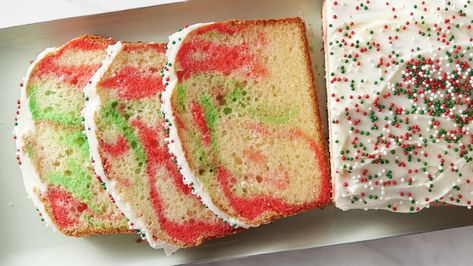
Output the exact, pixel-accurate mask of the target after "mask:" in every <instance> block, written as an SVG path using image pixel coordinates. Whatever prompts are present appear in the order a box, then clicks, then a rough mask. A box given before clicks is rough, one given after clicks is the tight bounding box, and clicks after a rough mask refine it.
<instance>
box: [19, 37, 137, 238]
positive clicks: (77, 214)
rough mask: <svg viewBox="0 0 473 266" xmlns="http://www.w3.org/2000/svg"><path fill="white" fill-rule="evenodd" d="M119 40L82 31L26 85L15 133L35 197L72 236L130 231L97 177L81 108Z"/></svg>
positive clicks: (38, 66)
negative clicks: (108, 50)
mask: <svg viewBox="0 0 473 266" xmlns="http://www.w3.org/2000/svg"><path fill="white" fill-rule="evenodd" d="M113 42H114V41H113V40H110V39H105V38H102V37H99V36H82V37H79V38H77V39H74V40H71V41H70V42H68V43H67V44H66V45H64V46H62V47H60V48H58V49H54V48H51V49H47V50H46V51H44V52H43V53H41V54H40V55H39V56H38V58H37V60H36V61H35V62H33V63H32V64H31V66H30V68H29V70H28V73H27V76H26V79H25V81H24V83H23V84H22V91H21V99H20V102H19V115H18V118H17V127H16V128H15V137H16V143H17V149H18V157H17V159H18V161H19V164H20V168H21V170H22V172H23V179H24V183H25V187H26V190H27V192H28V194H29V197H31V198H32V200H33V202H34V203H35V205H36V207H37V209H38V210H39V212H40V214H41V215H42V219H43V220H45V221H46V223H47V224H48V225H51V226H53V227H55V228H57V229H58V230H59V231H61V232H63V233H64V234H66V235H71V236H87V235H92V234H106V233H123V232H129V231H130V230H129V229H128V224H127V220H126V218H125V217H124V216H123V215H122V213H121V212H120V210H119V209H118V208H116V206H115V205H114V204H113V203H112V201H111V200H110V199H109V196H108V194H106V193H105V192H104V190H103V189H102V184H101V183H100V182H99V181H98V180H97V179H96V178H95V175H94V172H93V169H92V165H91V163H90V157H89V149H88V145H87V139H86V136H85V134H84V133H83V126H82V124H81V116H80V110H81V108H82V106H83V97H82V89H83V87H84V86H85V85H86V83H87V82H88V81H89V79H90V78H91V77H92V75H93V74H94V73H95V71H96V70H97V69H98V68H99V67H100V65H101V61H102V59H103V58H104V57H105V49H106V47H107V46H108V45H109V44H111V43H113Z"/></svg>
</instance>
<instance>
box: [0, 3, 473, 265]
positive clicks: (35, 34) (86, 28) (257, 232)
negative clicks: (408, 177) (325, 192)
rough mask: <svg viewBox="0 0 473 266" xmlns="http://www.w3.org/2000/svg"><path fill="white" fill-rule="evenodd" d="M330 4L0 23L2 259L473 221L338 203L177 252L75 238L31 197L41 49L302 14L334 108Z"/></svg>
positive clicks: (392, 232)
mask: <svg viewBox="0 0 473 266" xmlns="http://www.w3.org/2000/svg"><path fill="white" fill-rule="evenodd" d="M51 8H54V7H51ZM321 9H322V1H321V0H292V1H285V0H240V1H221V0H220V1H219V0H193V1H190V2H185V3H175V4H168V5H160V6H155V7H148V8H139V9H133V10H128V11H121V12H113V13H107V14H101V15H93V16H84V17H78V18H71V19H62V20H56V21H51V22H45V23H37V24H31V25H26V26H19V27H12V28H7V29H2V30H0V80H1V81H0V82H1V83H0V84H1V87H0V88H1V92H2V93H3V95H2V96H1V97H0V146H1V149H0V214H1V215H0V217H1V218H0V265H33V264H34V265H103V264H106V265H168V264H183V263H190V262H204V261H216V260H224V259H231V258H239V257H246V256H251V255H257V254H264V253H272V252H280V251H287V250H295V249H305V248H312V247H321V246H328V245H336V244H342V243H349V242H355V241H363V240H370V239H378V238H384V237H392V236H400V235H406V234H412V233H418V232H426V231H433V230H439V229H445V228H453V227H459V226H466V225H472V224H473V213H472V212H471V211H469V210H467V209H466V208H459V207H432V208H430V209H427V210H425V211H422V212H421V213H417V214H410V215H409V214H394V213H389V212H386V211H347V212H343V211H340V210H337V209H335V208H334V207H328V208H326V209H324V210H314V211H310V212H307V213H304V214H302V215H298V216H295V217H291V218H287V219H283V220H280V221H278V222H275V223H273V224H270V225H266V226H262V227H260V228H256V229H251V230H248V231H245V232H242V233H239V234H237V235H234V236H230V237H226V238H223V239H219V240H214V241H210V242H208V243H207V244H205V245H203V246H201V247H198V248H193V249H187V250H180V251H178V252H177V253H176V254H174V255H172V256H168V257H167V256H165V255H164V253H163V252H162V251H161V250H154V249H151V248H149V247H148V245H147V244H145V243H137V241H136V240H137V239H138V236H136V235H133V234H132V235H115V236H96V237H90V238H70V237H65V236H63V235H61V234H60V233H53V232H52V231H51V229H50V228H47V227H45V226H44V224H43V223H42V222H41V221H40V219H39V217H38V215H37V214H36V212H35V210H34V208H33V205H32V203H31V202H30V200H29V199H27V198H26V193H25V191H24V188H23V181H22V178H21V174H20V170H19V168H18V167H17V164H16V160H15V145H14V142H13V139H12V130H13V127H14V117H15V111H16V100H17V99H18V97H19V95H20V90H19V84H20V82H21V78H22V77H23V75H24V74H25V71H26V69H27V67H28V64H29V61H30V60H31V59H33V58H35V57H36V55H37V54H38V53H39V52H40V51H42V50H43V49H44V48H46V47H50V46H59V45H62V44H63V43H65V42H66V41H67V40H69V39H71V38H73V37H76V36H78V35H81V34H86V33H95V34H101V35H106V36H110V37H113V38H115V39H122V40H130V41H139V40H141V41H160V42H164V41H166V40H167V36H168V35H169V34H171V33H173V32H174V31H175V30H177V29H178V28H180V27H182V26H183V25H186V24H192V23H196V22H206V21H220V20H226V19H232V18H238V19H257V18H282V17H292V16H300V17H302V18H303V19H304V20H305V21H306V23H307V25H308V35H309V42H310V47H311V50H312V61H313V65H314V66H313V67H314V73H315V76H316V80H317V85H318V96H319V98H320V101H319V102H320V103H321V106H320V108H321V111H322V114H323V116H324V117H326V109H325V103H326V100H325V85H324V84H325V82H324V78H323V77H324V74H323V71H324V67H323V58H324V57H323V51H322V33H321Z"/></svg>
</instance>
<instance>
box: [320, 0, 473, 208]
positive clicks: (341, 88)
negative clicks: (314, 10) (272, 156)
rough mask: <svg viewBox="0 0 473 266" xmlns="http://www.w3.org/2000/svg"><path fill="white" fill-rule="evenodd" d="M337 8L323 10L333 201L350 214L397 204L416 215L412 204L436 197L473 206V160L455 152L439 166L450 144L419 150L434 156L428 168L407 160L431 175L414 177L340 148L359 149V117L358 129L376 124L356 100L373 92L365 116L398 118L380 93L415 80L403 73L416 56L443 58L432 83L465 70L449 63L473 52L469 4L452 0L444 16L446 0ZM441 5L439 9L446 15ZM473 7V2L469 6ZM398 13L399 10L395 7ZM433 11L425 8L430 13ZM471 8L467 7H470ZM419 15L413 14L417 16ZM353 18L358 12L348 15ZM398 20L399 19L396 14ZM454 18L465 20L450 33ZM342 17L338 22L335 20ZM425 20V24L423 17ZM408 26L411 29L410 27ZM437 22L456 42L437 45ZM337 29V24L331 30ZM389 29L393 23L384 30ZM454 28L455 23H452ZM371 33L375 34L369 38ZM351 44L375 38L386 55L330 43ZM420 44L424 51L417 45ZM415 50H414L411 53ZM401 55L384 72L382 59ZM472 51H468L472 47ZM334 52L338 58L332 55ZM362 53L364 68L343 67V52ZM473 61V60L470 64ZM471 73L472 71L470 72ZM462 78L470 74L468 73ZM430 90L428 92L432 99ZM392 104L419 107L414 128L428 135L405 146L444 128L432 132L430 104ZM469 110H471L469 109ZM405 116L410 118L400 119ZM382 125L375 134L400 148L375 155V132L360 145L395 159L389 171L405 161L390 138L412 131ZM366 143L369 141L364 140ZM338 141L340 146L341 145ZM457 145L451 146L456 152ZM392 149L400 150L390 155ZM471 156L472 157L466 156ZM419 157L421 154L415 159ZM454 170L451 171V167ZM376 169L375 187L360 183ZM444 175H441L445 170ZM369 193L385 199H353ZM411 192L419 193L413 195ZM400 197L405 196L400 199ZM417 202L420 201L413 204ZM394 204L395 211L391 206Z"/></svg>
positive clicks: (448, 125)
mask: <svg viewBox="0 0 473 266" xmlns="http://www.w3.org/2000/svg"><path fill="white" fill-rule="evenodd" d="M337 2H338V3H337V5H334V1H328V2H326V6H325V12H324V16H325V18H324V25H325V26H324V29H325V30H326V32H325V35H326V73H327V76H326V78H327V89H328V109H329V114H330V120H329V123H330V127H331V130H330V132H331V139H330V141H331V143H330V150H331V155H332V156H331V157H332V175H333V176H332V181H333V184H334V201H335V204H336V206H337V207H338V208H341V209H343V210H348V209H386V210H393V209H392V206H395V207H396V211H398V212H410V211H412V210H411V207H414V211H415V210H416V208H418V209H419V210H420V209H423V208H428V207H429V206H430V205H431V204H432V203H433V202H434V201H435V200H439V199H440V198H441V197H444V199H443V201H445V202H448V203H449V204H455V205H461V206H468V207H470V206H469V205H470V204H468V203H467V202H468V201H470V202H473V195H472V194H471V193H469V191H471V190H472V188H473V187H472V185H471V184H467V183H466V182H467V181H466V180H467V179H468V178H472V173H473V163H472V162H469V163H467V162H466V161H465V159H462V158H460V157H459V155H458V154H457V153H455V152H453V151H449V154H448V155H445V156H444V159H445V161H446V162H447V163H446V164H445V166H444V167H441V166H440V164H439V163H438V160H437V159H436V158H433V157H432V156H435V155H437V154H439V153H442V152H443V151H447V150H449V149H448V148H447V144H448V143H447V142H445V141H443V139H440V140H438V141H436V143H431V142H430V140H428V141H429V142H428V146H426V147H424V148H423V149H422V150H420V149H419V150H417V151H418V152H419V154H420V155H423V154H425V153H427V154H429V156H428V157H427V158H426V159H425V161H426V162H427V165H425V166H424V165H420V163H417V162H415V161H414V160H413V161H412V162H408V163H407V164H408V168H414V169H416V168H417V169H420V168H422V167H426V171H425V172H418V173H410V174H408V172H407V170H406V168H404V167H397V166H394V167H386V166H383V165H381V164H371V162H372V161H373V159H368V158H366V157H365V158H363V159H365V162H364V163H362V162H361V160H359V159H358V160H357V159H354V160H353V161H351V162H347V161H343V160H342V156H341V155H340V152H341V151H345V150H350V151H351V152H352V153H351V155H353V152H354V151H356V149H354V148H352V144H351V143H352V141H353V138H354V136H355V134H354V133H353V132H352V131H351V130H350V127H352V126H353V121H354V119H358V118H359V119H361V122H360V124H359V125H358V126H357V128H359V129H363V128H365V129H366V130H368V131H370V125H371V124H372V123H371V121H370V119H369V118H368V117H367V116H364V117H363V116H358V115H356V114H355V110H354V109H353V103H354V102H356V99H357V97H358V96H364V95H366V94H369V95H370V96H371V98H370V99H369V100H366V104H360V106H359V109H360V112H363V111H367V112H370V111H372V110H373V111H375V114H376V115H377V116H379V117H380V118H383V117H384V116H388V117H391V115H392V113H390V112H389V111H388V109H387V108H386V109H384V110H383V111H382V112H381V113H379V112H378V111H377V110H376V109H377V108H376V107H374V105H373V104H372V101H373V99H374V98H375V97H376V92H380V93H381V94H380V98H381V100H380V101H381V102H382V97H381V96H382V95H383V94H385V93H388V92H390V93H393V91H394V89H395V86H394V84H395V82H402V83H404V84H409V83H410V84H411V85H412V82H413V81H409V80H408V81H402V79H401V75H403V74H405V71H404V69H405V64H406V62H407V61H408V60H410V59H411V58H417V56H418V55H422V56H424V57H430V58H436V59H439V60H440V63H438V65H440V66H441V69H440V70H439V71H436V70H434V69H431V73H430V74H429V76H428V78H438V76H439V73H438V72H448V73H449V72H450V71H451V70H455V69H458V66H456V65H455V64H454V63H452V64H449V63H448V62H447V61H446V59H447V58H446V56H445V52H446V51H448V50H451V49H452V47H453V45H460V46H462V47H463V48H465V47H468V46H469V47H472V48H473V45H472V42H471V38H473V30H471V29H470V30H468V29H466V28H465V26H466V25H468V24H471V22H470V21H471V20H472V19H473V15H472V13H471V12H468V11H467V13H466V16H464V17H460V16H458V15H457V14H458V11H459V10H460V9H464V8H463V5H464V4H466V3H465V1H459V0H457V1H450V2H451V5H449V6H448V7H449V10H448V11H445V10H444V8H445V7H447V1H441V0H431V1H425V2H426V3H427V4H426V5H424V4H422V1H388V2H389V5H386V1H371V2H370V4H369V5H368V10H363V9H362V8H360V10H356V9H355V8H356V6H360V2H356V1H348V0H346V1H345V0H342V1H337ZM414 5H417V8H414ZM436 7H440V11H438V10H437V8H436ZM469 7H470V8H471V4H470V6H469ZM393 8H394V9H395V11H393V10H392V9H393ZM424 8H426V10H424ZM464 10H467V9H464ZM411 12H412V15H411ZM347 14H351V15H347ZM395 15H396V16H397V18H394V16H395ZM452 15H457V17H456V19H455V23H459V25H461V26H460V28H456V27H455V26H453V25H452V27H451V29H450V30H447V29H446V25H445V23H444V21H445V20H446V19H451V17H452ZM334 16H336V19H334ZM421 16H423V19H422V18H421ZM422 20H424V21H425V24H421V23H420V21H422ZM415 21H419V24H418V25H415V24H414V22H415ZM350 22H354V25H353V26H350V30H349V31H352V30H353V31H354V35H353V36H352V37H351V39H349V38H347V37H346V36H344V33H345V30H344V28H345V26H347V25H349V23H350ZM406 22H409V25H407V24H406ZM435 23H437V24H438V26H439V27H442V28H443V30H442V33H445V34H446V35H447V38H448V37H449V36H451V35H454V36H455V37H454V39H452V40H451V41H450V44H449V45H448V46H447V45H444V44H441V43H440V42H438V41H436V38H437V36H436V35H435V32H436V27H434V24H435ZM329 24H331V25H332V27H329V26H328V25H329ZM384 25H387V29H385V28H384V27H385V26H384ZM450 25H451V24H450ZM403 26H406V29H401V30H399V31H395V30H394V29H396V28H400V27H403ZM428 27H430V28H431V33H432V37H427V36H425V37H424V36H420V35H419V34H418V31H419V30H422V31H426V29H427V28H428ZM340 28H342V32H339V31H338V29H340ZM370 31H372V34H370ZM389 36H392V37H394V36H397V38H399V40H393V43H392V44H390V43H389V42H390V40H389V39H388V37H389ZM342 39H345V40H346V41H347V42H348V43H351V42H354V41H355V40H359V41H360V45H361V46H366V43H367V42H372V41H375V42H377V43H379V44H380V51H379V52H375V51H374V49H373V50H368V51H367V52H366V53H364V54H363V53H360V49H359V48H356V47H351V46H349V45H347V46H345V45H343V46H342V47H341V48H340V47H338V45H336V44H332V45H329V43H330V42H335V41H336V40H339V41H340V40H342ZM417 47H420V50H417V49H416V48H417ZM438 48H440V50H438ZM412 49H414V51H415V52H412ZM391 51H394V52H395V54H397V55H399V56H398V57H394V56H393V59H396V60H397V61H399V59H401V58H402V59H404V61H405V63H400V64H399V65H395V64H392V65H391V66H390V67H382V68H377V67H376V64H377V63H378V60H379V58H380V57H381V56H382V57H384V58H385V60H387V56H388V55H389V54H390V53H391ZM465 51H466V50H465ZM472 52H473V50H470V51H469V52H466V53H467V57H466V58H465V59H464V61H466V60H467V59H468V57H470V58H471V57H472V56H473V54H471V53H472ZM330 53H332V54H331V55H330ZM354 53H358V54H359V55H360V57H359V58H358V61H359V62H361V66H357V65H356V64H355V63H353V62H350V63H344V62H343V61H344V60H346V58H345V57H344V55H353V54H354ZM468 54H469V55H468ZM470 64H471V62H470ZM341 65H345V66H346V70H345V73H344V74H341V71H340V66H341ZM382 70H387V71H388V73H387V74H385V73H383V72H380V71H382ZM470 70H471V68H470ZM332 72H333V73H336V76H337V77H346V78H347V79H348V81H349V82H335V83H331V82H330V80H331V79H332V78H333V77H332V76H331V75H330V73H332ZM463 75H466V73H464V74H463ZM379 77H384V80H382V81H380V80H379ZM361 79H364V80H365V82H364V83H360V80H361ZM375 79H376V80H378V84H374V82H373V81H374V80H375ZM351 80H356V85H355V88H356V89H355V91H351V88H350V86H349V85H350V81H351ZM470 84H473V80H471V81H470ZM332 93H335V94H336V97H331V96H330V95H331V94H332ZM427 93H428V94H427ZM425 94H426V96H429V97H430V98H432V99H442V98H444V97H448V96H450V97H451V95H445V92H444V91H439V92H438V93H432V92H426V93H425ZM342 95H343V96H345V99H340V100H339V101H338V102H337V101H336V98H339V97H340V96H342ZM350 95H352V96H353V97H354V100H350V99H349V96H350ZM390 102H395V104H396V106H402V107H405V108H406V110H410V107H411V105H416V106H417V107H418V108H419V109H418V111H417V112H415V113H411V114H409V115H407V116H408V117H409V119H410V120H411V121H415V124H418V125H419V126H420V129H419V130H420V131H419V132H420V133H421V134H422V137H419V134H413V136H411V137H409V138H408V139H407V140H405V139H402V140H401V144H414V145H416V144H420V143H423V140H424V139H426V138H427V137H428V136H429V135H431V134H432V133H434V132H436V131H437V130H438V129H439V128H437V127H435V126H434V127H433V128H432V129H430V128H429V126H430V125H431V124H430V122H431V118H432V117H430V116H427V115H423V114H420V113H418V112H420V111H421V110H423V109H425V106H424V105H423V103H415V102H413V101H411V100H409V99H407V97H405V98H403V97H393V98H390ZM345 107H348V108H349V110H348V111H349V113H350V114H351V115H352V116H353V119H352V120H351V121H347V119H346V116H345ZM463 109H464V108H463ZM463 109H462V108H461V107H459V106H458V105H455V108H452V109H451V111H452V113H453V114H460V115H461V114H462V113H461V111H463ZM400 116H402V117H405V116H406V115H400ZM436 119H437V120H439V121H441V124H442V126H441V128H443V129H453V128H454V127H455V122H454V121H453V120H451V119H450V118H448V117H445V116H440V117H436ZM332 120H339V121H340V123H338V124H333V123H332ZM381 120H382V119H380V121H379V122H377V124H378V126H379V127H380V129H379V130H378V131H376V132H378V133H379V132H382V133H383V134H384V139H383V140H387V141H391V142H393V145H392V146H391V147H389V148H388V149H384V147H383V146H382V145H380V146H381V147H382V148H381V149H380V150H373V149H372V144H373V143H375V142H376V136H377V135H378V134H371V135H370V136H363V137H361V136H359V135H358V137H359V138H360V140H359V141H358V143H363V144H365V145H366V146H367V148H368V149H367V150H366V152H367V153H368V154H375V155H379V156H380V158H382V159H384V160H386V159H388V160H389V161H390V164H389V165H390V166H393V163H392V162H393V161H395V160H396V159H399V155H400V154H401V152H400V150H402V148H401V147H399V146H398V145H397V144H396V143H395V142H394V141H393V139H391V138H388V137H387V135H388V134H389V133H392V134H393V135H401V134H403V133H406V132H407V128H406V126H404V125H401V126H400V128H395V127H393V126H389V127H388V128H386V129H384V128H381V127H382V126H384V124H389V123H390V122H391V121H389V120H387V121H381ZM472 129H473V123H472V122H471V121H470V123H469V124H468V125H466V126H465V128H464V131H465V132H466V134H465V135H466V136H465V137H464V138H463V140H462V141H461V142H460V143H462V144H461V145H465V144H466V143H468V141H469V136H468V134H471V132H472ZM361 138H362V139H361ZM336 140H337V141H338V143H336V142H335V141H336ZM453 147H455V146H452V149H453ZM391 151H393V152H395V153H394V154H391ZM467 155H469V156H470V157H471V156H472V153H471V152H469V153H467ZM414 158H416V157H414ZM450 163H453V165H454V167H456V168H457V169H458V171H459V172H460V173H463V177H461V178H459V177H458V175H457V174H452V173H451V172H450V170H449V168H450V165H449V164H450ZM344 165H346V166H351V167H353V170H352V173H348V171H347V170H345V169H344V168H343V166H344ZM447 168H448V169H447ZM363 170H369V172H370V173H371V174H372V175H373V174H377V175H378V178H377V179H372V180H370V181H369V182H360V179H361V178H362V174H361V173H362V171H363ZM389 170H391V171H392V179H388V178H387V175H386V174H387V171H389ZM440 170H442V172H440ZM427 174H432V175H433V180H432V181H428V180H427V178H426V176H427ZM409 178H412V179H413V180H412V185H408V180H409ZM393 180H394V181H396V182H397V185H395V186H386V187H384V186H382V185H376V184H375V182H376V181H378V182H379V183H381V182H383V181H393ZM430 185H434V186H433V188H432V191H431V192H428V186H430ZM456 185H458V186H460V187H461V188H462V190H461V191H460V192H458V191H457V190H456V189H454V188H452V187H453V186H456ZM361 193H365V194H366V195H369V194H374V195H377V196H378V197H379V198H378V199H377V200H367V202H366V203H365V202H363V201H362V200H361V198H359V200H358V201H356V200H355V201H354V202H353V203H352V201H353V200H354V198H353V195H360V194H361ZM408 193H411V194H412V196H408V195H407V194H408ZM458 193H461V194H462V198H461V201H460V202H458V203H457V202H455V201H450V200H449V198H450V197H454V198H456V195H457V194H458ZM401 194H403V195H402V196H401ZM411 201H413V203H412V202H411ZM388 205H391V208H390V207H388Z"/></svg>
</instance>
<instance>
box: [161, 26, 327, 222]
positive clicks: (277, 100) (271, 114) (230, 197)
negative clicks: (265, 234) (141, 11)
mask: <svg viewBox="0 0 473 266" xmlns="http://www.w3.org/2000/svg"><path fill="white" fill-rule="evenodd" d="M169 40H170V42H169V43H168V47H167V48H168V50H167V53H166V56H167V61H168V62H167V64H166V67H165V69H164V73H163V74H164V80H163V82H164V84H165V86H166V90H165V92H164V93H163V95H162V100H163V105H162V111H163V114H164V115H165V118H166V131H167V133H168V147H169V149H170V152H171V153H172V154H173V156H174V157H175V159H176V162H177V164H178V165H179V168H180V170H181V173H182V174H183V177H184V180H185V182H186V183H187V184H189V185H191V186H192V189H193V192H194V193H195V194H197V195H199V196H200V197H201V199H202V201H203V202H204V203H205V204H206V205H207V206H208V208H209V209H210V210H212V211H213V212H215V213H216V214H217V215H219V216H220V217H222V218H224V219H225V220H226V221H227V222H229V223H230V224H232V225H235V226H240V227H250V226H258V225H260V224H265V223H269V222H271V221H273V220H275V219H277V218H280V217H285V216H289V215H293V214H296V213H299V212H302V211H305V210H308V209H311V208H315V207H319V206H323V205H325V204H327V203H329V202H330V200H331V197H330V192H331V189H330V177H329V175H330V174H329V166H328V162H327V159H328V155H327V151H326V147H325V140H324V136H323V132H322V125H321V119H320V115H319V110H318V105H317V97H316V90H315V85H314V78H313V74H312V70H311V63H310V57H309V51H308V44H307V39H306V30H305V24H304V22H303V21H302V20H301V19H300V18H288V19H279V20H254V21H237V20H232V21H226V22H218V23H206V24H196V25H193V26H189V27H186V28H185V29H183V30H180V31H179V32H177V33H175V34H173V35H171V36H170V38H169Z"/></svg>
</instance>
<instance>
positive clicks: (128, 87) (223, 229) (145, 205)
mask: <svg viewBox="0 0 473 266" xmlns="http://www.w3.org/2000/svg"><path fill="white" fill-rule="evenodd" d="M165 46H166V44H157V43H121V42H118V43H116V44H115V45H112V46H110V47H109V48H108V50H107V58H106V59H105V61H104V63H103V65H102V67H101V68H100V69H99V71H97V73H96V74H95V75H94V77H93V79H92V82H91V84H90V85H89V86H87V87H86V88H85V90H84V95H85V97H86V106H85V108H84V111H83V115H84V119H85V127H86V134H87V136H88V140H89V144H90V147H91V152H92V156H93V159H94V167H95V170H96V172H97V174H98V175H99V176H100V178H101V179H102V180H103V181H104V182H105V184H106V185H107V189H108V191H110V193H111V194H112V196H113V198H114V199H115V201H116V204H117V205H118V206H119V207H120V209H121V210H122V211H123V212H124V213H125V215H126V216H127V217H128V218H129V220H130V225H131V226H132V227H133V228H135V229H138V230H140V231H141V233H142V234H143V236H145V237H146V239H147V240H148V242H149V243H150V245H151V246H152V247H154V248H161V247H164V248H165V249H166V251H167V252H168V253H169V252H173V251H174V250H175V249H176V248H177V247H191V246H196V245H198V244H200V243H201V242H202V241H204V240H206V239H210V238H216V237H221V236H224V235H226V234H229V233H232V232H234V229H233V228H232V227H231V226H230V225H228V224H226V223H224V221H223V220H221V219H219V218H218V217H217V216H215V215H214V214H213V213H212V212H210V211H209V210H207V209H206V208H205V206H204V205H203V204H202V203H201V202H200V200H199V199H198V198H197V197H196V196H195V195H193V194H192V193H191V189H190V188H189V187H188V186H187V185H185V184H184V183H183V181H182V177H181V175H180V173H179V170H178V168H177V165H176V164H175V163H174V160H173V158H171V156H170V154H169V153H168V149H167V147H166V144H165V140H164V138H165V132H164V128H163V126H162V124H163V117H162V115H161V112H160V99H159V95H160V94H161V93H162V91H163V90H164V86H163V84H162V77H161V68H162V67H163V66H164V63H165Z"/></svg>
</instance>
